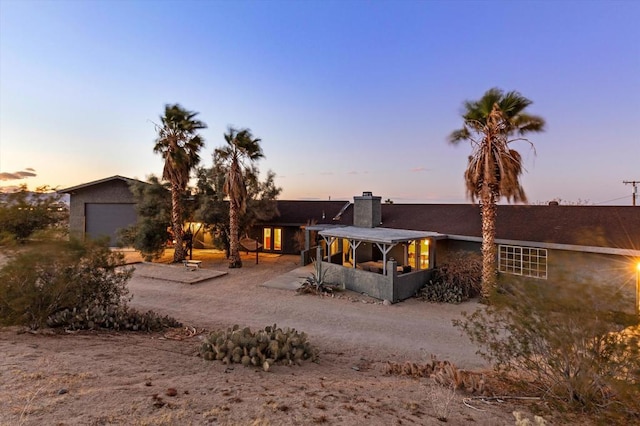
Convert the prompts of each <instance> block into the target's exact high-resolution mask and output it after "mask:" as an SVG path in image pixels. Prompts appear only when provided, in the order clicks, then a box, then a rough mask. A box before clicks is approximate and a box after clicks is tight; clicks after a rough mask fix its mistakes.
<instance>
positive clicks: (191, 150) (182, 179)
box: [153, 104, 207, 262]
mask: <svg viewBox="0 0 640 426" xmlns="http://www.w3.org/2000/svg"><path fill="white" fill-rule="evenodd" d="M196 115H198V113H197V112H193V111H188V110H186V109H184V108H182V107H181V106H180V105H179V104H174V105H165V108H164V115H163V116H161V117H160V120H162V125H157V124H156V130H157V131H158V137H157V139H156V144H155V146H154V148H153V152H155V153H160V155H162V158H163V159H164V169H163V170H162V178H163V179H164V180H167V181H169V183H170V184H171V225H172V226H171V227H172V231H173V236H174V238H175V241H176V243H175V252H174V255H173V261H174V262H181V261H183V260H184V258H185V251H184V247H183V229H182V220H183V217H182V212H183V205H182V201H183V194H184V192H185V190H186V189H187V184H188V183H189V177H190V175H191V170H192V169H193V168H194V167H195V166H197V165H198V163H199V162H200V156H199V155H198V151H200V149H201V148H202V147H203V145H204V139H203V138H202V137H201V136H200V135H199V134H198V133H197V132H198V130H200V129H206V128H207V125H206V124H205V123H203V122H202V121H200V120H197V119H196V118H195V117H196Z"/></svg>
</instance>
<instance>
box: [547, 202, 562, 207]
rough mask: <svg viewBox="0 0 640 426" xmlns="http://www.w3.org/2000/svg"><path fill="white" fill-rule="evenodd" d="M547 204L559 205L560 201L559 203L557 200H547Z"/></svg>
mask: <svg viewBox="0 0 640 426" xmlns="http://www.w3.org/2000/svg"><path fill="white" fill-rule="evenodd" d="M549 205H550V206H559V205H560V203H559V202H557V201H549Z"/></svg>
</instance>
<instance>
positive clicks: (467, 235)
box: [253, 193, 640, 301]
mask: <svg viewBox="0 0 640 426" xmlns="http://www.w3.org/2000/svg"><path fill="white" fill-rule="evenodd" d="M365 200H366V201H367V202H370V203H371V204H370V205H369V206H367V207H363V208H357V206H358V204H359V202H362V201H365ZM380 200H381V197H374V196H372V194H370V193H363V196H362V197H355V198H354V203H353V204H351V203H349V205H344V206H343V207H342V208H341V210H340V213H341V214H340V216H339V217H338V220H333V219H334V218H331V219H329V217H330V216H329V215H324V216H323V221H322V222H320V221H318V220H317V218H318V216H317V211H315V212H314V211H311V210H307V209H308V208H310V207H311V205H309V204H307V203H320V202H306V201H296V202H292V201H278V210H279V211H280V213H281V214H280V216H279V217H278V218H276V219H274V220H273V221H270V222H268V223H261V224H258V225H257V226H256V227H254V230H253V233H254V234H255V235H256V236H259V235H260V233H261V232H263V231H262V230H263V229H270V230H269V231H268V232H282V234H281V235H283V237H282V238H285V235H292V234H293V232H294V229H295V228H296V226H297V227H298V228H299V231H298V236H299V235H300V232H304V234H305V237H306V238H305V247H304V250H302V263H305V264H306V263H309V262H310V261H311V259H313V258H320V257H321V258H322V259H324V262H323V263H324V264H326V266H327V267H328V268H331V270H334V271H333V272H332V273H334V275H335V274H337V275H335V277H336V279H337V280H338V281H340V282H342V283H343V284H345V286H346V287H347V288H349V287H351V288H352V289H354V290H356V291H365V290H368V291H366V292H367V293H369V294H370V295H372V296H376V294H378V295H377V296H376V297H380V298H389V297H392V299H389V300H391V301H396V300H401V299H402V298H406V297H410V296H411V294H410V293H411V290H406V291H405V290H400V289H398V288H396V289H395V290H393V285H390V284H388V285H387V284H375V285H374V284H372V283H371V282H368V281H369V280H371V278H370V276H366V275H362V274H361V273H360V272H357V271H360V270H361V269H359V268H358V264H359V263H366V264H365V265H363V266H364V267H365V268H367V267H370V266H373V264H371V263H367V262H376V263H378V266H376V267H375V268H374V270H375V272H378V270H380V269H381V270H382V272H383V274H382V275H385V276H386V275H388V274H393V273H394V271H395V273H397V271H398V266H397V265H400V266H402V267H411V268H412V272H413V273H415V272H418V271H420V270H430V269H432V268H433V267H434V266H436V265H437V264H438V262H442V261H443V260H446V257H447V254H448V253H450V252H451V251H457V250H467V251H476V252H479V251H480V247H481V242H482V235H481V222H480V219H481V217H480V208H479V206H477V205H474V204H382V203H381V202H380ZM336 207H337V206H336ZM311 213H313V214H314V215H311ZM367 216H368V218H367ZM496 220H497V221H496V244H497V245H498V267H499V271H500V273H502V274H509V275H516V276H519V277H523V278H525V279H530V280H542V281H545V282H552V283H558V282H559V281H561V280H562V279H568V278H570V279H571V280H573V281H576V280H577V281H581V282H585V283H588V282H598V283H606V284H607V285H610V286H612V287H614V288H617V289H623V290H625V291H626V290H628V291H629V292H631V293H633V292H634V291H636V290H635V287H636V274H637V273H638V272H637V264H638V262H640V208H638V207H632V206H586V205H585V206H560V205H554V204H551V205H499V206H498V215H497V219H496ZM367 221H368V222H367ZM285 224H286V229H287V232H286V234H285V231H284V229H285V227H284V225H285ZM280 226H282V231H278V229H279V227H280ZM359 228H363V229H369V230H368V231H366V230H363V229H359ZM392 230H399V231H401V233H400V234H399V235H398V234H396V235H392ZM416 231H417V232H423V233H425V234H422V235H420V234H411V232H416ZM262 235H265V234H262ZM412 238H413V239H412ZM416 241H420V242H419V244H418V245H417V246H416V244H415V242H416ZM298 246H299V245H298ZM317 246H319V247H321V252H319V254H316V250H317V249H316V247H317ZM356 246H357V247H356ZM412 246H413V248H412ZM279 247H280V250H276V247H273V246H272V247H271V251H274V252H281V253H297V250H294V251H289V250H288V247H293V244H288V243H287V242H286V241H284V242H283V243H281V244H280V245H279ZM367 247H368V248H367ZM416 247H418V249H417V250H416ZM420 247H422V248H421V249H420ZM354 248H355V250H354ZM354 251H355V252H356V254H355V263H354V262H353V261H354ZM365 257H366V258H367V259H365ZM391 258H393V261H394V262H396V267H390V266H388V261H389V259H391ZM417 259H420V262H421V263H416V261H417ZM379 262H382V263H381V264H380V263H379ZM332 265H339V266H340V268H342V269H339V268H338V269H336V267H335V266H332ZM380 265H381V266H382V267H381V268H380V267H379V266H380ZM354 266H355V270H354ZM421 268H424V269H421ZM347 269H351V270H349V271H347ZM403 271H404V268H403ZM369 272H370V271H369ZM356 273H357V274H358V277H357V279H356V277H355V275H354V274H356ZM410 274H411V272H409V273H402V274H399V276H398V277H396V279H398V278H401V279H407V278H406V276H408V275H410ZM403 276H405V278H402V277H403ZM363 277H366V278H363ZM425 278H428V274H426V273H424V274H423V278H422V279H425ZM375 280H377V281H380V278H379V277H377V278H376V279H375ZM424 282H426V281H423V284H424ZM538 282H540V281H538ZM363 283H364V284H363ZM385 285H386V287H390V288H391V289H392V290H390V289H389V288H386V289H385V290H384V291H386V293H384V294H383V293H379V292H378V290H380V288H378V287H377V286H383V287H384V286H385ZM410 287H411V286H410ZM376 288H378V290H375V289H376ZM394 291H395V293H394Z"/></svg>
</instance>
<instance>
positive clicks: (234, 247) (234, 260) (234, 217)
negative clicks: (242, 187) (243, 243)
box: [229, 200, 242, 268]
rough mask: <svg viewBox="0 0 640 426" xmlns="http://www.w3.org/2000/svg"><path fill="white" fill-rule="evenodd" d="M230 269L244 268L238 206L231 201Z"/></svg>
mask: <svg viewBox="0 0 640 426" xmlns="http://www.w3.org/2000/svg"><path fill="white" fill-rule="evenodd" d="M229 233H230V234H231V235H229V252H230V254H229V268H242V259H241V258H240V246H239V241H238V206H237V205H236V203H234V202H233V200H230V201H229Z"/></svg>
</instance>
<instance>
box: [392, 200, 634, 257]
mask: <svg viewBox="0 0 640 426" xmlns="http://www.w3.org/2000/svg"><path fill="white" fill-rule="evenodd" d="M382 226H384V227H387V228H402V229H413V230H420V231H433V232H439V233H443V234H448V235H457V236H468V237H481V236H482V227H481V217H480V207H479V206H477V205H474V204H383V205H382ZM496 238H497V239H503V240H515V241H537V242H542V243H555V244H568V245H579V246H592V247H610V248H617V249H629V250H640V208H639V207H633V206H588V205H587V206H549V205H498V214H497V218H496Z"/></svg>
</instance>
